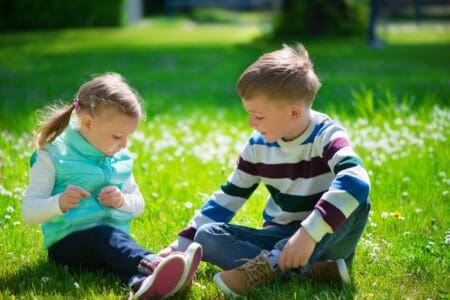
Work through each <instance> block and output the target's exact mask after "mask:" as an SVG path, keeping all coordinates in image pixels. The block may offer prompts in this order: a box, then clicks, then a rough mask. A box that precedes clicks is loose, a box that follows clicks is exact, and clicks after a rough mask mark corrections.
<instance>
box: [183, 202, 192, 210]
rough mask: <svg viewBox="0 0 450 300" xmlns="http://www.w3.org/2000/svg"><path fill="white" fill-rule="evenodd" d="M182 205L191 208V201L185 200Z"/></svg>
mask: <svg viewBox="0 0 450 300" xmlns="http://www.w3.org/2000/svg"><path fill="white" fill-rule="evenodd" d="M184 206H185V207H186V208H188V209H189V208H192V203H191V202H186V203H184Z"/></svg>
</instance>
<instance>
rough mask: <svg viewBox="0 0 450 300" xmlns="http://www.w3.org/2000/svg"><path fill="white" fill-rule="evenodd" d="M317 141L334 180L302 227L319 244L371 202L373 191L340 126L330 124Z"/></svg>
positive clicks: (334, 123) (359, 160) (360, 162)
mask: <svg viewBox="0 0 450 300" xmlns="http://www.w3.org/2000/svg"><path fill="white" fill-rule="evenodd" d="M318 142H319V143H320V145H321V149H322V159H323V160H324V162H326V163H327V164H328V166H329V168H330V170H331V172H333V174H334V175H335V178H334V180H333V181H332V182H331V185H330V188H329V189H328V191H327V192H325V193H324V194H323V195H322V197H321V199H320V200H319V201H318V202H317V204H316V205H315V209H314V210H313V212H312V213H311V214H310V215H309V216H308V217H307V218H306V219H305V220H304V221H303V222H302V227H303V228H305V229H306V231H308V233H309V235H310V236H311V237H312V239H314V241H316V242H319V241H320V240H321V239H322V237H323V236H324V235H325V234H326V233H333V232H335V231H336V230H337V229H338V228H339V226H340V225H341V224H342V223H344V221H345V220H346V219H347V217H348V216H349V215H350V214H351V213H352V212H353V211H354V210H355V209H356V208H357V207H358V206H359V205H360V204H361V203H364V202H366V201H367V200H368V196H369V190H370V182H369V177H368V175H367V172H366V170H365V169H364V167H363V165H362V161H361V159H360V158H359V157H358V155H357V154H356V153H355V152H354V151H353V148H352V147H351V145H350V143H349V140H348V137H347V134H346V132H345V131H344V129H343V128H342V127H341V126H340V125H339V124H338V123H336V122H331V123H330V125H329V126H328V127H327V129H325V131H324V133H323V134H321V136H320V137H318Z"/></svg>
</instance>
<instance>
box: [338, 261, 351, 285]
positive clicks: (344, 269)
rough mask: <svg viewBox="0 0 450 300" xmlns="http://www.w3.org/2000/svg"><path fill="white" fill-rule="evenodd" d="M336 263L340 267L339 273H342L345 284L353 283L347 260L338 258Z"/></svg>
mask: <svg viewBox="0 0 450 300" xmlns="http://www.w3.org/2000/svg"><path fill="white" fill-rule="evenodd" d="M336 264H337V267H338V271H339V275H341V278H342V282H343V283H345V284H350V283H352V280H351V279H350V274H349V273H348V268H347V264H346V263H345V260H343V259H338V260H336Z"/></svg>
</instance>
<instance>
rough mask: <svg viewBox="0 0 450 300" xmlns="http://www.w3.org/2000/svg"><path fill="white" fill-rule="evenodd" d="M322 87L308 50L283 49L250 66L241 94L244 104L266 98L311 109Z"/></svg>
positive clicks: (240, 83)
mask: <svg viewBox="0 0 450 300" xmlns="http://www.w3.org/2000/svg"><path fill="white" fill-rule="evenodd" d="M320 85H321V84H320V81H319V78H318V77H317V75H316V73H314V69H313V64H312V62H311V60H310V59H309V56H308V52H307V51H306V49H305V47H304V46H303V45H302V44H298V45H297V47H295V48H293V47H290V46H287V45H283V48H282V49H280V50H277V51H273V52H269V53H266V54H264V55H262V56H261V57H260V58H258V60H257V61H256V62H254V63H253V64H252V65H250V66H249V67H248V68H247V69H246V70H245V71H244V72H243V73H242V75H241V77H240V78H239V81H238V83H237V91H238V93H239V96H240V97H241V98H242V99H244V100H248V99H251V98H252V97H254V96H257V95H258V94H264V95H265V96H268V97H269V98H270V99H273V100H278V101H279V100H284V101H287V102H290V103H292V102H297V101H303V102H304V103H305V104H307V105H311V104H312V102H313V100H314V98H315V96H316V93H317V91H318V90H319V88H320Z"/></svg>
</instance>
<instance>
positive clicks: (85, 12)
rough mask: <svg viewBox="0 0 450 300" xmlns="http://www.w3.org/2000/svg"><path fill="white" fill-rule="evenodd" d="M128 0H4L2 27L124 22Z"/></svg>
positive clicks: (73, 25)
mask: <svg viewBox="0 0 450 300" xmlns="http://www.w3.org/2000/svg"><path fill="white" fill-rule="evenodd" d="M124 1H125V0H99V1H90V0H70V1H60V0H34V1H27V0H4V1H2V3H1V4H0V8H1V9H0V30H5V29H6V30H16V29H44V28H65V27H90V26H120V25H122V24H123V22H124V11H123V9H124Z"/></svg>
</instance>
